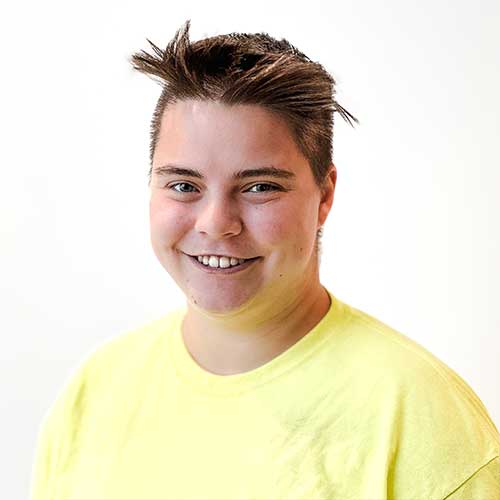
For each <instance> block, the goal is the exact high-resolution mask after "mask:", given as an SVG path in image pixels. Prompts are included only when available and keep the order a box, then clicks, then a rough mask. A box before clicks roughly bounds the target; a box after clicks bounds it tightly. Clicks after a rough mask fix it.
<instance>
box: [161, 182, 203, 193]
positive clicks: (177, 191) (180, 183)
mask: <svg viewBox="0 0 500 500" xmlns="http://www.w3.org/2000/svg"><path fill="white" fill-rule="evenodd" d="M178 186H184V187H186V186H187V187H189V188H193V189H196V188H195V187H194V186H192V185H191V184H189V183H187V182H176V183H175V184H171V185H170V186H166V187H167V188H168V189H171V190H172V191H175V192H176V193H193V192H194V191H191V190H189V191H185V190H184V189H175V188H176V187H178Z"/></svg>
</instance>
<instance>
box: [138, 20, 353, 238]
mask: <svg viewBox="0 0 500 500" xmlns="http://www.w3.org/2000/svg"><path fill="white" fill-rule="evenodd" d="M190 23H191V21H190V20H189V19H188V20H187V21H186V22H185V23H184V25H183V26H182V27H181V28H180V29H179V30H177V32H176V34H175V36H174V38H173V39H172V40H171V41H170V42H169V43H168V45H167V47H166V48H165V50H162V49H160V48H159V47H158V46H156V45H155V44H154V43H153V42H151V41H150V40H149V39H146V40H147V41H148V43H149V44H150V46H151V48H152V53H148V52H146V51H144V50H141V51H139V52H136V53H135V54H133V55H132V56H131V58H130V62H131V64H132V66H133V68H134V69H135V70H137V71H139V72H141V73H144V74H146V75H147V76H149V77H151V78H153V79H154V80H156V81H158V83H160V85H161V86H162V91H161V95H160V97H159V99H158V101H157V104H156V107H155V110H154V113H153V118H152V120H151V129H150V150H149V151H150V163H151V166H150V170H149V174H148V177H149V182H151V173H152V166H153V156H154V152H155V148H156V145H157V142H158V138H159V134H160V126H161V120H162V116H163V114H164V112H165V109H166V108H167V106H168V105H169V104H173V103H175V102H177V101H181V100H187V99H197V100H204V101H217V102H220V103H224V104H228V105H235V104H257V105H259V106H261V107H263V108H264V109H266V110H267V111H269V112H271V113H272V114H274V115H275V116H277V117H278V118H281V119H283V120H284V121H285V123H286V124H287V125H288V128H289V130H290V132H291V135H292V138H293V139H294V141H295V144H296V145H297V147H298V149H299V150H300V152H301V153H302V154H303V156H304V157H305V158H306V159H307V160H308V162H309V165H310V167H311V171H312V174H313V177H314V180H315V183H316V185H317V186H318V187H319V188H320V189H321V190H323V188H324V186H325V181H326V178H327V174H328V170H329V166H330V165H331V164H332V161H333V159H332V158H333V147H332V138H333V114H334V113H335V112H338V113H339V114H340V115H341V116H342V118H343V119H344V120H346V121H347V122H348V123H349V124H350V125H351V126H354V125H353V123H352V122H353V121H354V122H356V123H359V121H358V120H357V119H356V118H355V117H354V116H353V115H352V114H351V113H349V112H348V111H347V110H346V109H344V108H343V107H342V106H341V105H340V104H338V102H337V101H336V100H335V98H334V97H335V85H336V82H335V79H334V78H333V76H331V75H330V74H329V73H328V72H327V71H326V70H325V69H324V68H323V66H322V65H321V64H319V63H317V62H313V61H311V59H309V58H308V57H307V56H306V55H304V54H303V53H302V52H300V51H299V50H298V49H297V48H296V47H294V46H293V45H292V44H291V43H290V42H288V41H287V40H286V39H281V40H276V39H275V38H273V37H271V36H269V35H268V34H267V33H253V34H249V33H230V34H226V35H217V36H213V37H209V38H205V39H202V40H198V41H195V42H191V41H190V40H189V27H190ZM320 234H321V233H320Z"/></svg>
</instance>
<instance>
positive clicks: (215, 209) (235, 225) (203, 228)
mask: <svg viewBox="0 0 500 500" xmlns="http://www.w3.org/2000/svg"><path fill="white" fill-rule="evenodd" d="M242 226H243V224H242V222H241V218H240V215H239V212H238V207H237V206H236V204H235V203H234V202H231V201H229V200H227V199H226V198H224V197H222V196H220V197H213V198H212V199H210V200H208V201H207V202H206V203H205V204H204V205H203V206H202V207H200V211H199V212H198V215H197V218H196V224H195V229H196V230H197V231H198V232H200V233H205V234H206V235H207V236H210V237H211V238H214V239H215V238H226V237H230V236H234V235H237V234H239V233H240V232H241V229H242Z"/></svg>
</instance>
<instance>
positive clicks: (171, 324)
mask: <svg viewBox="0 0 500 500" xmlns="http://www.w3.org/2000/svg"><path fill="white" fill-rule="evenodd" d="M327 291H328V290H327ZM328 293H329V295H330V298H331V305H330V308H329V310H328V313H327V314H326V315H325V316H324V317H323V318H322V319H321V320H320V321H319V323H317V324H316V326H315V327H314V328H312V329H311V330H310V331H309V332H308V333H307V334H306V335H305V336H303V337H302V338H301V339H300V340H299V341H297V342H296V343H295V344H293V345H292V346H291V347H289V348H288V349H287V350H285V351H284V352H282V353H281V354H279V355H278V356H276V357H275V358H274V359H272V360H271V361H269V362H267V363H265V364H263V365H261V366H259V367H257V368H255V369H253V370H250V371H247V372H244V373H238V374H234V375H218V374H214V373H211V372H208V371H206V370H205V369H203V368H202V367H201V366H200V365H198V363H196V361H195V360H194V359H193V358H192V357H191V355H190V353H189V351H188V350H187V348H186V346H185V344H184V341H183V337H182V334H181V323H182V319H183V317H184V315H185V313H186V309H185V307H184V308H179V309H176V310H172V311H170V312H169V313H168V314H165V315H164V316H162V317H161V318H159V319H156V320H155V321H152V322H150V323H148V324H147V325H146V326H143V327H140V328H138V329H134V330H130V331H126V332H125V333H122V334H120V335H118V336H116V337H114V338H112V339H111V340H108V341H107V342H106V343H104V344H103V345H101V346H100V347H99V348H97V349H95V350H94V352H93V353H92V354H91V355H90V356H88V357H87V358H86V359H85V361H84V362H82V363H81V365H80V366H79V368H78V370H77V371H76V372H75V374H74V375H73V376H72V378H71V379H70V381H69V383H68V384H67V385H66V387H65V388H64V390H63V392H62V393H61V395H60V396H59V398H58V399H57V400H56V402H55V404H54V405H53V406H52V408H51V409H50V411H49V412H48V413H47V416H46V418H45V419H44V421H43V424H42V427H41V430H40V436H39V443H38V447H37V451H36V457H35V462H34V468H33V476H32V496H31V498H32V500H49V499H50V500H77V499H78V500H83V499H85V500H169V499H176V500H181V499H185V500H187V499H189V500H195V499H196V500H237V499H241V500H250V499H254V500H257V499H262V500H264V499H265V500H271V499H272V500H277V499H287V500H305V499H307V500H313V499H338V500H340V499H342V500H348V499H350V500H355V499H356V500H363V499H364V500H381V499H396V500H431V499H445V498H446V499H455V500H458V499H462V500H464V499H469V500H470V499H474V500H499V499H500V435H499V433H498V430H497V428H496V427H495V425H494V423H493V422H492V420H491V418H490V416H489V415H488V412H487V410H486V408H485V407H484V405H483V403H482V402H481V401H480V399H479V398H478V396H477V395H476V394H475V393H474V392H473V390H472V389H471V388H470V387H469V386H468V385H467V383H466V382H465V381H464V380H463V379H462V378H460V377H459V376H458V375H457V374H456V373H455V372H454V371H453V370H452V369H451V368H449V367H448V366H447V365H446V364H444V363H443V362H442V361H440V360H439V359H438V358H436V357H435V356H434V355H432V354H431V353H430V352H428V351H427V350H426V349H425V348H424V347H422V346H421V345H419V344H418V343H417V342H415V341H413V340H411V339H410V338H409V337H406V336H405V335H403V334H402V333H400V332H398V331H396V330H394V329H393V328H391V327H389V326H388V325H386V324H384V323H382V322H381V321H379V320H378V319H375V318H374V317H372V316H370V315H368V314H367V313H365V312H362V311H360V310H358V309H356V308H354V307H352V306H349V305H348V304H346V303H344V302H342V301H340V300H339V299H337V298H336V297H334V296H333V295H332V293H331V292H330V291H328ZM228 355H230V353H228Z"/></svg>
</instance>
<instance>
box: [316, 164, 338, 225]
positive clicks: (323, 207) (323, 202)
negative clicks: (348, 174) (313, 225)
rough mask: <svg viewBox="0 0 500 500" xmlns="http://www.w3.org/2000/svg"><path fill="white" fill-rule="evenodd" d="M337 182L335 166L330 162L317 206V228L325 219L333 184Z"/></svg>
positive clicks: (331, 202)
mask: <svg viewBox="0 0 500 500" xmlns="http://www.w3.org/2000/svg"><path fill="white" fill-rule="evenodd" d="M336 184H337V168H336V167H335V165H334V164H333V163H332V164H331V165H330V168H329V170H328V173H327V175H326V177H325V184H324V187H323V189H322V191H321V199H320V203H319V207H318V227H317V229H319V228H320V227H321V226H322V225H323V224H324V223H325V221H326V218H327V217H328V214H329V213H330V210H331V208H332V205H333V198H334V193H335V185H336Z"/></svg>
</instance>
